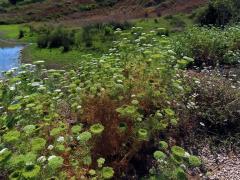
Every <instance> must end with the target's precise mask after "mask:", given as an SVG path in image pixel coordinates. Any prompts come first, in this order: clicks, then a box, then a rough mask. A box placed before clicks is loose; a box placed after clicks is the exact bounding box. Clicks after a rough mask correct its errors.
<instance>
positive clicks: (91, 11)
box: [0, 0, 207, 25]
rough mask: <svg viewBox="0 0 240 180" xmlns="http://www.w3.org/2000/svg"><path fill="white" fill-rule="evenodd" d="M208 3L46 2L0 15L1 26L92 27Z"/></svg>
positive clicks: (139, 0)
mask: <svg viewBox="0 0 240 180" xmlns="http://www.w3.org/2000/svg"><path fill="white" fill-rule="evenodd" d="M206 2H207V0H190V1H189V0H166V1H164V2H162V1H159V0H119V1H118V2H116V3H115V4H113V5H112V6H104V5H101V6H98V5H96V2H95V1H94V0H62V1H59V0H45V1H43V2H37V3H31V4H27V5H21V6H20V5H18V6H17V7H15V8H14V7H11V8H9V9H7V10H5V11H3V12H1V11H0V16H1V19H0V24H1V23H2V24H6V23H25V22H31V21H52V20H54V21H56V20H57V21H64V23H69V24H71V23H73V24H79V25H84V24H89V23H96V22H106V21H124V20H128V19H134V18H142V17H149V16H157V15H158V16H159V15H166V14H173V13H177V12H186V11H187V12H189V11H191V10H192V9H194V8H196V7H199V6H201V5H203V4H204V3H206Z"/></svg>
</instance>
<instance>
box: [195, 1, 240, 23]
mask: <svg viewBox="0 0 240 180" xmlns="http://www.w3.org/2000/svg"><path fill="white" fill-rule="evenodd" d="M239 14H240V3H239V0H211V1H210V2H209V4H208V5H207V6H206V7H204V8H201V9H199V10H198V11H197V12H195V18H196V21H197V22H198V23H200V24H201V25H210V24H211V25H217V26H225V25H226V24H228V23H229V22H238V21H239V20H240V15H239Z"/></svg>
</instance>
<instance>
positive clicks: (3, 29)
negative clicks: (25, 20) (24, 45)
mask: <svg viewBox="0 0 240 180" xmlns="http://www.w3.org/2000/svg"><path fill="white" fill-rule="evenodd" d="M20 30H23V31H24V32H25V33H24V38H22V39H18V36H19V31H20ZM0 39H5V40H13V41H17V42H35V41H36V37H33V36H31V35H30V33H29V28H28V27H27V26H26V25H21V24H20V25H19V24H13V25H0Z"/></svg>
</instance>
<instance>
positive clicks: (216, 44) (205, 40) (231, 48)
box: [173, 26, 240, 67]
mask: <svg viewBox="0 0 240 180" xmlns="http://www.w3.org/2000/svg"><path fill="white" fill-rule="evenodd" d="M239 34H240V28H239V26H233V27H226V28H225V29H224V30H222V29H220V28H215V27H211V28H209V27H194V28H190V29H188V30H187V31H186V32H184V33H182V34H180V35H178V36H176V37H175V38H173V46H174V47H175V52H176V53H177V54H178V55H179V56H181V57H182V56H188V57H193V58H194V62H193V63H191V64H192V65H195V66H198V67H202V66H203V64H205V66H213V67H215V66H216V65H219V64H220V65H223V64H237V63H238V57H239V53H238V51H239V47H238V42H239V39H240V36H239ZM223 38H224V39H223Z"/></svg>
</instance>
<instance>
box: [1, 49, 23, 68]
mask: <svg viewBox="0 0 240 180" xmlns="http://www.w3.org/2000/svg"><path fill="white" fill-rule="evenodd" d="M22 49H23V46H21V45H16V46H6V47H3V46H0V72H2V71H7V70H10V69H11V68H14V67H18V66H19V65H20V63H21V62H20V56H21V50H22Z"/></svg>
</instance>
